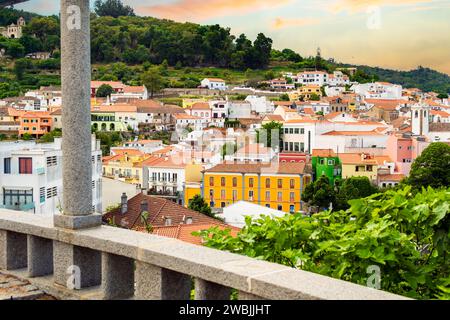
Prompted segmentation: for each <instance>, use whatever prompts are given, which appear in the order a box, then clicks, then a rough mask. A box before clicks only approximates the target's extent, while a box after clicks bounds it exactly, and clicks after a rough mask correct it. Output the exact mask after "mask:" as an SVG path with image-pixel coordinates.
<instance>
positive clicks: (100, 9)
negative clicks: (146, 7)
mask: <svg viewBox="0 0 450 320" xmlns="http://www.w3.org/2000/svg"><path fill="white" fill-rule="evenodd" d="M94 11H95V13H96V14H97V15H99V16H100V17H103V16H110V17H113V18H118V17H121V16H135V14H134V10H133V8H131V7H130V6H125V5H124V4H123V3H122V1H121V0H104V1H102V0H96V1H95V4H94Z"/></svg>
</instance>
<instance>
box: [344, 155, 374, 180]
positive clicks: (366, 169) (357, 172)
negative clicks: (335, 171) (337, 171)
mask: <svg viewBox="0 0 450 320" xmlns="http://www.w3.org/2000/svg"><path fill="white" fill-rule="evenodd" d="M339 159H341V162H342V178H343V179H347V178H350V177H367V178H369V180H370V181H376V180H377V173H378V163H377V160H376V159H375V157H374V156H373V155H369V154H365V153H341V154H339Z"/></svg>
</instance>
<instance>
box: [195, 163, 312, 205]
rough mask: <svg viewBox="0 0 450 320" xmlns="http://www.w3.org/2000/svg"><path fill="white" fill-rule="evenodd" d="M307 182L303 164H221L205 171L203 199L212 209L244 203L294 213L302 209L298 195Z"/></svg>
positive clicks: (308, 179)
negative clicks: (238, 202) (242, 201)
mask: <svg viewBox="0 0 450 320" xmlns="http://www.w3.org/2000/svg"><path fill="white" fill-rule="evenodd" d="M310 181H311V175H310V174H309V173H305V164H304V163H275V164H272V165H270V164H248V163H246V164H240V163H224V164H219V165H217V166H215V167H213V168H211V169H209V170H206V171H204V173H203V189H202V196H203V198H204V199H205V201H206V202H207V203H208V204H209V205H210V206H211V207H212V208H224V207H226V206H229V205H231V204H233V203H235V202H237V201H240V200H244V201H248V202H252V203H254V204H259V205H262V206H266V207H268V208H272V209H276V210H280V211H284V212H291V213H293V212H298V211H300V210H302V209H303V205H302V201H301V194H302V193H303V190H304V188H305V187H306V185H307V184H308V183H309V182H310Z"/></svg>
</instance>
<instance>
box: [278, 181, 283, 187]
mask: <svg viewBox="0 0 450 320" xmlns="http://www.w3.org/2000/svg"><path fill="white" fill-rule="evenodd" d="M278 188H279V189H281V188H283V180H281V179H278Z"/></svg>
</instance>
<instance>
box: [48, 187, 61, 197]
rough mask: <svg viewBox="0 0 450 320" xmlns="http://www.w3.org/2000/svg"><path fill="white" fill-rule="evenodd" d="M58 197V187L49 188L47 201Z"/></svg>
mask: <svg viewBox="0 0 450 320" xmlns="http://www.w3.org/2000/svg"><path fill="white" fill-rule="evenodd" d="M57 195H58V190H57V188H56V187H53V188H47V199H50V198H53V197H56V196H57Z"/></svg>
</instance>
